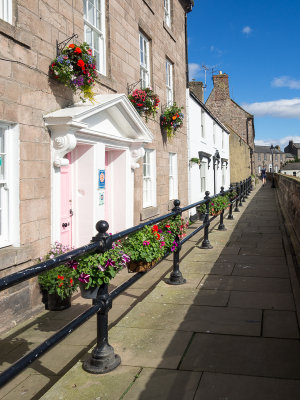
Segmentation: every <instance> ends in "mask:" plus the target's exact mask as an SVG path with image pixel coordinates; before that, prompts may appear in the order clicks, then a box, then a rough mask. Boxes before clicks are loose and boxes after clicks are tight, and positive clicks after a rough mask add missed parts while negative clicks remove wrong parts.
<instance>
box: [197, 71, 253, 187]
mask: <svg viewBox="0 0 300 400" xmlns="http://www.w3.org/2000/svg"><path fill="white" fill-rule="evenodd" d="M213 82H214V88H213V90H212V91H211V93H210V95H209V97H208V99H207V100H206V103H205V105H206V107H207V108H208V110H209V111H210V112H211V113H212V114H213V115H215V116H216V118H218V120H219V121H220V122H221V123H222V124H223V125H225V126H226V128H227V129H228V130H229V132H230V137H229V148H230V163H231V168H230V180H231V182H236V181H240V180H242V179H245V178H247V177H248V176H249V175H250V174H251V173H252V172H253V170H254V162H253V150H254V137H255V129H254V116H253V115H252V114H249V113H248V112H247V111H246V110H244V109H243V108H242V107H241V106H239V105H238V104H237V103H236V102H235V101H233V100H232V99H231V98H230V93H229V84H228V75H227V74H223V73H222V72H220V73H219V74H218V75H213Z"/></svg>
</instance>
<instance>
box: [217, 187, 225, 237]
mask: <svg viewBox="0 0 300 400" xmlns="http://www.w3.org/2000/svg"><path fill="white" fill-rule="evenodd" d="M220 193H221V196H222V197H224V196H225V193H224V186H221V191H220ZM226 230H227V229H226V228H225V225H224V208H223V210H222V211H221V214H220V224H219V226H218V231H226Z"/></svg>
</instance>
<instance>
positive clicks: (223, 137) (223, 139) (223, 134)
mask: <svg viewBox="0 0 300 400" xmlns="http://www.w3.org/2000/svg"><path fill="white" fill-rule="evenodd" d="M224 147H225V132H224V130H223V129H222V149H224Z"/></svg>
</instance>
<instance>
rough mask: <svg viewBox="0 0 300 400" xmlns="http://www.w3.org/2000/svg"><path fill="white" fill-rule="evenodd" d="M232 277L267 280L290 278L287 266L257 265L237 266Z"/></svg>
mask: <svg viewBox="0 0 300 400" xmlns="http://www.w3.org/2000/svg"><path fill="white" fill-rule="evenodd" d="M232 275H239V276H254V277H265V278H268V277H270V278H288V277H289V271H288V268H287V267H286V266H285V265H270V264H265V265H261V264H259V265H257V264H250V263H245V264H236V265H235V267H234V270H233V272H232Z"/></svg>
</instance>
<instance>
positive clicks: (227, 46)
mask: <svg viewBox="0 0 300 400" xmlns="http://www.w3.org/2000/svg"><path fill="white" fill-rule="evenodd" d="M188 45H189V67H190V68H189V69H190V80H191V79H192V78H194V79H196V80H200V81H204V70H203V68H202V66H203V65H205V66H207V67H208V68H209V71H208V72H207V78H206V83H207V89H206V92H205V100H206V98H207V97H208V95H209V93H210V92H211V89H212V78H211V77H212V73H211V70H212V68H213V69H214V71H216V73H218V71H223V72H224V73H227V74H228V75H229V87H230V94H231V98H232V99H233V100H235V101H236V102H237V103H239V104H240V105H241V106H242V107H244V108H245V109H246V110H247V111H249V112H250V113H251V114H254V116H255V130H256V138H255V143H256V144H274V145H275V144H279V145H280V146H281V148H283V147H284V146H285V145H286V144H287V143H288V140H289V139H293V140H294V142H300V1H299V0H285V1H284V0H273V1H270V0H259V1H258V0H252V1H245V0H226V1H224V0H222V1H221V0H206V1H203V0H195V6H194V8H193V10H192V12H191V13H189V14H188Z"/></svg>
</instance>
